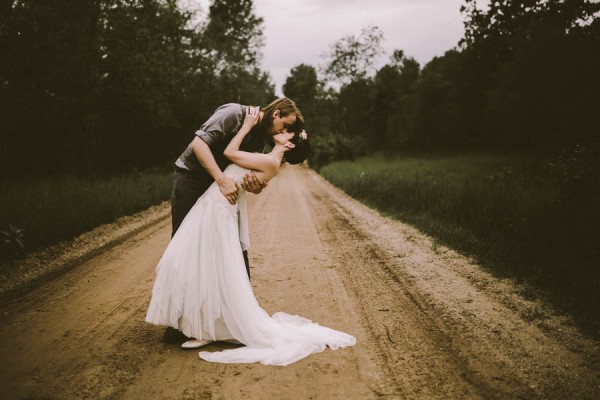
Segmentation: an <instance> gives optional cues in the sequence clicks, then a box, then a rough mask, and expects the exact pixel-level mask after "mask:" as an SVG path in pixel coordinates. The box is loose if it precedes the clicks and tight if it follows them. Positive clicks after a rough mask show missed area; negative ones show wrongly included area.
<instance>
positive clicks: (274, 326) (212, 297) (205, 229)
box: [146, 164, 356, 365]
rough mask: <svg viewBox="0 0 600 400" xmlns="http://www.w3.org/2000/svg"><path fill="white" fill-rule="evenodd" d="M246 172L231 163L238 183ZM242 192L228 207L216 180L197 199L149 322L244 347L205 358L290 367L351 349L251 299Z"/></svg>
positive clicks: (169, 253) (164, 264)
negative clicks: (328, 352)
mask: <svg viewBox="0 0 600 400" xmlns="http://www.w3.org/2000/svg"><path fill="white" fill-rule="evenodd" d="M246 172H248V170H246V169H243V168H241V167H238V166H237V165H235V164H231V165H230V166H229V167H227V169H226V170H225V173H226V174H227V175H228V176H230V177H231V178H232V179H234V180H236V181H240V179H241V178H242V177H243V176H244V175H245V173H246ZM245 196H246V194H245V192H243V191H241V193H240V196H239V198H238V202H237V204H235V205H231V204H229V203H228V202H227V200H226V199H225V197H224V196H223V195H222V194H221V192H220V191H219V188H218V186H217V185H216V184H213V185H212V186H211V187H210V188H209V189H208V190H207V191H206V192H205V193H204V195H202V197H200V199H198V201H197V202H196V204H195V205H194V207H193V208H192V209H191V210H190V212H189V213H188V215H187V216H186V218H185V220H184V221H183V223H182V224H181V226H180V227H179V230H178V231H177V233H176V234H175V236H174V237H173V238H172V239H171V242H170V243H169V245H168V246H167V249H166V250H165V253H164V254H163V256H162V258H161V260H160V262H159V264H158V266H157V268H156V281H155V283H154V288H153V290H152V299H151V301H150V306H149V309H148V313H147V315H146V321H147V322H150V323H153V324H158V325H165V326H172V327H174V328H176V329H179V330H181V331H182V332H183V333H184V334H185V335H186V336H188V337H192V338H196V339H208V340H226V339H236V340H238V341H240V342H242V343H243V344H245V345H246V346H245V347H240V348H237V349H230V350H224V351H219V352H212V353H211V352H204V351H203V352H200V357H201V358H202V359H204V360H207V361H213V362H222V363H251V362H260V363H263V364H268V365H288V364H291V363H293V362H295V361H298V360H300V359H302V358H304V357H306V356H308V355H310V354H312V353H317V352H320V351H323V350H324V349H325V347H326V346H329V347H330V348H331V349H337V348H340V347H346V346H352V345H354V344H355V343H356V339H355V338H354V337H353V336H350V335H348V334H346V333H343V332H339V331H335V330H333V329H330V328H326V327H323V326H320V325H318V324H316V323H313V322H311V321H310V320H308V319H306V318H302V317H299V316H293V315H289V314H286V313H283V312H278V313H275V314H273V316H269V315H268V314H267V313H266V312H265V311H264V310H263V309H262V308H261V307H260V306H259V305H258V302H257V301H256V298H255V297H254V293H253V291H252V286H251V285H250V281H249V279H248V275H247V273H246V267H245V264H244V258H243V255H242V249H246V248H247V247H248V245H249V240H248V225H247V214H246V197H245Z"/></svg>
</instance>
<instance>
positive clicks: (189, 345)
mask: <svg viewBox="0 0 600 400" xmlns="http://www.w3.org/2000/svg"><path fill="white" fill-rule="evenodd" d="M209 343H212V342H211V341H210V340H205V339H201V340H198V339H192V340H188V341H187V342H185V343H183V344H182V345H181V348H182V349H197V348H199V347H202V346H206V345H207V344H209Z"/></svg>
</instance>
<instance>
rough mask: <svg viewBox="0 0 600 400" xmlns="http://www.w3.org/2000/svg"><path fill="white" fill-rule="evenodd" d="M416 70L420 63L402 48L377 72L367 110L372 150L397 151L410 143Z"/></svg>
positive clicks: (417, 75) (417, 72) (417, 71)
mask: <svg viewBox="0 0 600 400" xmlns="http://www.w3.org/2000/svg"><path fill="white" fill-rule="evenodd" d="M419 72H420V67H419V63H418V62H417V61H415V59H414V58H411V57H406V56H405V55H404V52H402V50H396V51H394V53H393V55H392V57H391V59H390V63H389V64H387V65H384V66H383V67H382V68H381V69H380V70H379V71H377V74H376V75H375V80H374V98H373V106H372V108H371V113H370V119H371V121H372V123H371V124H370V127H371V129H370V135H369V144H370V148H371V149H377V150H379V149H386V150H388V151H389V150H397V149H399V148H400V147H402V146H404V145H406V144H407V143H408V142H409V140H410V137H411V136H412V134H413V125H414V117H413V116H414V105H415V92H416V86H417V80H418V78H419Z"/></svg>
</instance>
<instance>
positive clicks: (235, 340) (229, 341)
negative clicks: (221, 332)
mask: <svg viewBox="0 0 600 400" xmlns="http://www.w3.org/2000/svg"><path fill="white" fill-rule="evenodd" d="M223 341H224V342H226V343H231V344H243V343H242V342H240V341H239V340H237V339H225V340H223Z"/></svg>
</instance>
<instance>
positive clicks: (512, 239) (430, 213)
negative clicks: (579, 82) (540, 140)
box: [320, 155, 600, 325]
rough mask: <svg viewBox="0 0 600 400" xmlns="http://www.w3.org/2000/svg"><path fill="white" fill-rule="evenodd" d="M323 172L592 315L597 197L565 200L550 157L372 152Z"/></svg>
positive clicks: (599, 231) (599, 230) (588, 320)
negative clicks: (550, 165)
mask: <svg viewBox="0 0 600 400" xmlns="http://www.w3.org/2000/svg"><path fill="white" fill-rule="evenodd" d="M320 173H321V174H322V175H323V176H324V177H325V178H326V179H328V180H329V181H331V182H332V183H333V184H335V185H336V186H338V187H340V188H341V189H343V190H344V191H346V192H347V193H348V194H350V195H351V196H353V197H355V198H357V199H359V200H361V201H363V202H364V203H366V204H368V205H370V206H372V207H374V208H377V209H379V210H381V211H382V212H384V213H386V214H388V215H391V216H393V217H396V218H399V219H401V220H403V221H405V222H408V223H410V224H412V225H414V226H416V227H418V228H419V229H421V230H422V231H424V232H426V233H428V234H430V235H432V236H433V237H434V238H436V239H437V240H439V241H440V242H441V243H445V244H448V245H450V246H451V247H452V248H454V249H457V250H459V251H461V252H463V253H466V254H470V255H473V256H475V257H476V258H478V259H479V260H480V261H481V262H482V264H483V265H484V266H486V268H489V269H490V270H492V271H494V272H495V273H496V274H498V275H500V276H510V277H515V278H519V279H526V280H528V281H529V282H532V283H534V284H535V285H537V286H538V287H540V288H542V289H544V292H545V293H548V294H549V297H551V298H552V299H554V300H555V304H557V305H560V306H562V307H564V308H566V309H569V310H570V311H574V312H575V313H577V314H578V315H577V316H576V317H578V318H579V320H580V322H582V323H584V324H585V325H588V324H592V325H595V324H597V323H598V319H599V318H598V315H597V313H598V306H599V299H600V296H599V293H598V292H599V290H598V289H599V287H598V285H599V277H600V271H599V265H598V263H599V260H600V245H599V242H598V239H599V238H600V205H599V204H598V201H595V200H593V199H587V200H578V201H575V200H572V201H564V199H563V200H561V199H562V192H561V188H560V185H559V184H557V180H556V178H555V177H554V176H553V175H552V174H551V169H550V167H549V166H548V163H547V162H543V161H531V160H529V161H528V160H521V159H517V158H512V157H502V156H467V155H462V156H456V155H454V156H410V155H406V156H403V155H400V156H394V157H385V156H375V157H366V158H362V159H358V160H354V161H344V162H337V163H333V164H330V165H327V166H325V167H323V168H322V169H321V171H320Z"/></svg>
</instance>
